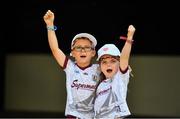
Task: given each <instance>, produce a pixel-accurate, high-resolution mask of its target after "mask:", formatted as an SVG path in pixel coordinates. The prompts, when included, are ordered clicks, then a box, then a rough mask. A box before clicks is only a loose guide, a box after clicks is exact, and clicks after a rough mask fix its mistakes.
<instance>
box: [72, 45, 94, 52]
mask: <svg viewBox="0 0 180 119" xmlns="http://www.w3.org/2000/svg"><path fill="white" fill-rule="evenodd" d="M73 50H75V51H78V52H81V51H82V50H84V51H86V52H89V51H91V50H94V48H92V47H90V46H85V47H81V46H74V47H73Z"/></svg>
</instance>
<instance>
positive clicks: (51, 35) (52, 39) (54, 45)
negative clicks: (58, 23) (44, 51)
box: [47, 30, 59, 52]
mask: <svg viewBox="0 0 180 119" xmlns="http://www.w3.org/2000/svg"><path fill="white" fill-rule="evenodd" d="M47 32H48V42H49V46H50V49H51V51H52V52H54V51H57V50H58V49H59V45H58V40H57V37H56V33H55V31H53V30H47Z"/></svg>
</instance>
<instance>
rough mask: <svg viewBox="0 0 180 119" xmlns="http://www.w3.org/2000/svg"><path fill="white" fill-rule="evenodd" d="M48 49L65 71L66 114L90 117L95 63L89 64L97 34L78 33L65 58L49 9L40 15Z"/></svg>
mask: <svg viewBox="0 0 180 119" xmlns="http://www.w3.org/2000/svg"><path fill="white" fill-rule="evenodd" d="M43 19H44V21H45V23H46V27H47V35H48V42H49V46H50V49H51V51H52V54H53V56H54V57H55V59H56V61H57V62H58V64H59V65H60V66H61V67H62V68H63V70H64V71H65V73H66V89H67V100H66V109H65V116H66V117H67V118H81V119H87V118H93V116H94V110H93V107H94V105H93V102H94V97H95V96H94V92H95V89H96V85H97V82H98V76H99V74H100V73H99V71H98V66H99V65H98V64H92V63H91V62H92V61H91V59H92V58H93V57H94V56H95V55H96V51H95V47H96V45H97V41H96V38H95V37H94V36H92V35H91V34H88V33H80V34H77V35H76V36H75V37H74V38H73V40H72V43H71V54H70V55H71V56H72V57H74V59H75V61H73V60H71V59H69V58H67V56H66V55H65V54H64V53H63V51H62V50H61V49H60V48H59V46H58V41H57V37H56V34H55V30H56V26H54V13H53V12H52V11H51V10H48V11H47V12H46V14H45V15H44V17H43Z"/></svg>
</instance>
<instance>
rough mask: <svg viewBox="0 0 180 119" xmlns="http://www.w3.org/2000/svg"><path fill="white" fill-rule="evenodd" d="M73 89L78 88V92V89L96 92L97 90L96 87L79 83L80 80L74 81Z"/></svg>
mask: <svg viewBox="0 0 180 119" xmlns="http://www.w3.org/2000/svg"><path fill="white" fill-rule="evenodd" d="M71 87H72V88H76V89H77V90H78V89H87V90H94V89H95V88H96V85H90V84H84V83H78V80H74V81H73V83H72V85H71Z"/></svg>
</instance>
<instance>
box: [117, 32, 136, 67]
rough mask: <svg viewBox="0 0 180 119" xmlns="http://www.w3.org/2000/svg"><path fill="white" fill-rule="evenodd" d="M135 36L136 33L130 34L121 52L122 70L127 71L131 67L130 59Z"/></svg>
mask: <svg viewBox="0 0 180 119" xmlns="http://www.w3.org/2000/svg"><path fill="white" fill-rule="evenodd" d="M133 35H134V33H132V32H128V34H127V40H126V42H125V44H124V47H123V49H122V51H121V56H120V68H121V69H122V70H124V69H126V68H127V67H128V65H129V58H130V54H131V49H132V43H133Z"/></svg>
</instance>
